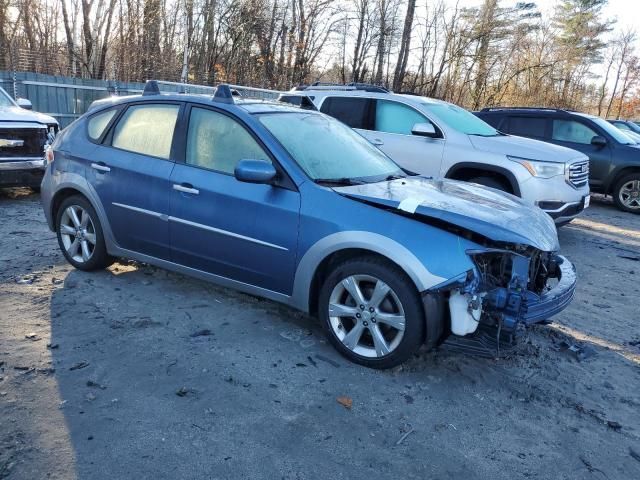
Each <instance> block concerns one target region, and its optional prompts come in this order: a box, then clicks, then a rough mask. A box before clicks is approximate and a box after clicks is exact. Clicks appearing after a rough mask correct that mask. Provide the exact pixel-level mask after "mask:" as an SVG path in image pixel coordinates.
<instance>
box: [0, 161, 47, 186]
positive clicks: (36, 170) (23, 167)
mask: <svg viewBox="0 0 640 480" xmlns="http://www.w3.org/2000/svg"><path fill="white" fill-rule="evenodd" d="M44 169H45V160H44V159H43V158H35V159H34V158H12V159H11V160H6V159H0V186H2V187H22V186H26V187H39V186H40V183H41V182H42V177H43V175H44Z"/></svg>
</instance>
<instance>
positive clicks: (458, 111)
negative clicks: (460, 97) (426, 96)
mask: <svg viewBox="0 0 640 480" xmlns="http://www.w3.org/2000/svg"><path fill="white" fill-rule="evenodd" d="M422 106H423V108H424V109H425V110H427V112H429V113H432V114H433V115H435V116H436V117H438V118H439V119H440V120H441V121H443V122H444V123H446V124H447V125H448V126H449V127H451V128H453V129H454V130H457V131H459V132H461V133H465V134H467V135H479V136H481V137H495V136H497V135H500V132H498V131H497V130H496V129H495V128H493V127H492V126H491V125H489V124H488V123H486V122H484V121H483V120H480V119H479V118H478V117H476V116H475V115H474V114H473V113H471V112H468V111H467V110H465V109H464V108H460V107H458V106H456V105H452V104H450V103H423V104H422Z"/></svg>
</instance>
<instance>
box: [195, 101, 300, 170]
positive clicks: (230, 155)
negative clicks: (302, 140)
mask: <svg viewBox="0 0 640 480" xmlns="http://www.w3.org/2000/svg"><path fill="white" fill-rule="evenodd" d="M289 133H290V134H291V131H290V132H289ZM186 160H187V164H188V165H194V166H197V167H202V168H208V169H209V170H216V171H218V172H224V173H230V174H233V172H234V170H235V168H236V165H237V164H238V162H240V160H266V161H268V162H270V161H271V160H270V159H269V156H268V155H267V154H266V152H265V151H264V149H263V148H262V147H261V146H260V145H259V144H258V142H257V141H256V140H255V139H254V138H253V137H252V136H251V135H250V134H249V132H248V131H247V130H246V129H245V128H244V127H243V126H242V125H240V123H238V122H237V121H235V120H234V119H232V118H231V117H229V116H227V115H223V114H222V113H218V112H214V111H212V110H207V109H204V108H192V109H191V115H190V118H189V132H188V134H187V156H186Z"/></svg>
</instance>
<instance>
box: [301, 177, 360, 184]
mask: <svg viewBox="0 0 640 480" xmlns="http://www.w3.org/2000/svg"><path fill="white" fill-rule="evenodd" d="M313 181H314V182H315V183H319V184H321V185H362V184H364V183H366V182H363V181H361V180H356V179H354V178H349V177H343V178H316V179H314V180H313Z"/></svg>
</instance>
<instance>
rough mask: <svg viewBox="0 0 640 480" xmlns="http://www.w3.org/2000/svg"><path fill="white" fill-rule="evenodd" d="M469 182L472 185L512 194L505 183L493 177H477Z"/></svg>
mask: <svg viewBox="0 0 640 480" xmlns="http://www.w3.org/2000/svg"><path fill="white" fill-rule="evenodd" d="M468 181H469V182H471V183H477V184H479V185H484V186H485V187H490V188H495V189H496V190H500V191H502V192H507V193H511V189H510V188H509V187H507V186H506V185H505V184H504V182H501V181H500V180H498V179H495V178H493V177H475V178H472V179H470V180H468Z"/></svg>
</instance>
